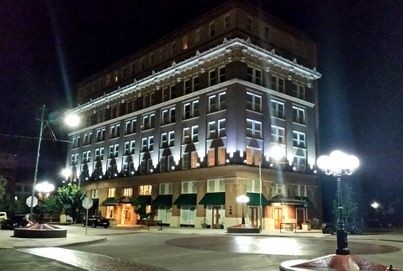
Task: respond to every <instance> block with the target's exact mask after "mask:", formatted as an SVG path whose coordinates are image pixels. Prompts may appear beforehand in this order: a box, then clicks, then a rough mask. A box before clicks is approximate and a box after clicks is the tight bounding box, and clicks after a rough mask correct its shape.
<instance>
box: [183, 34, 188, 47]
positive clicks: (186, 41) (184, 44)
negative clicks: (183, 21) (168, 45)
mask: <svg viewBox="0 0 403 271" xmlns="http://www.w3.org/2000/svg"><path fill="white" fill-rule="evenodd" d="M188 47H189V44H188V36H183V38H182V49H183V50H186V49H188Z"/></svg>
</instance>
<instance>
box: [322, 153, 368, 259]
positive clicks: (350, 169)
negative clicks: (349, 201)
mask: <svg viewBox="0 0 403 271" xmlns="http://www.w3.org/2000/svg"><path fill="white" fill-rule="evenodd" d="M359 164H360V162H359V160H358V158H357V157H356V156H354V155H349V154H346V153H343V152H342V151H339V150H335V151H332V152H331V153H330V155H322V156H319V158H318V160H317V166H318V168H319V169H320V170H322V171H323V172H324V173H325V174H326V175H332V176H334V177H336V180H337V207H338V219H337V247H336V255H349V254H350V250H349V249H348V243H347V232H346V230H345V229H344V219H343V207H342V206H341V195H340V193H341V176H343V175H351V174H353V173H354V171H355V170H356V169H357V168H358V166H359Z"/></svg>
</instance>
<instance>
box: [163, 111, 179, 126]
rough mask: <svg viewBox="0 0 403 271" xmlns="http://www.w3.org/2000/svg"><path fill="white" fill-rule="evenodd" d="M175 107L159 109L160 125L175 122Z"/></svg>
mask: <svg viewBox="0 0 403 271" xmlns="http://www.w3.org/2000/svg"><path fill="white" fill-rule="evenodd" d="M175 111H176V109H175V107H171V108H167V109H163V110H162V111H161V125H164V124H169V123H174V122H175Z"/></svg>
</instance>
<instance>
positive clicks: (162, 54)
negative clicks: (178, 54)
mask: <svg viewBox="0 0 403 271" xmlns="http://www.w3.org/2000/svg"><path fill="white" fill-rule="evenodd" d="M164 58H165V50H164V48H161V49H160V61H163V60H164Z"/></svg>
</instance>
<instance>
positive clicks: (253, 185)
mask: <svg viewBox="0 0 403 271" xmlns="http://www.w3.org/2000/svg"><path fill="white" fill-rule="evenodd" d="M246 192H250V193H261V192H262V191H261V188H260V181H259V180H248V182H247V185H246Z"/></svg>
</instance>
